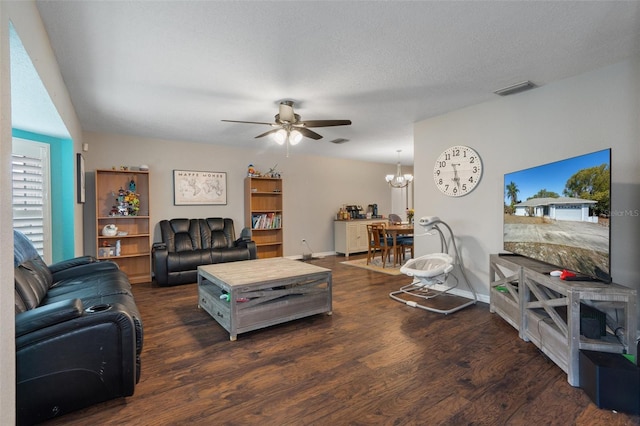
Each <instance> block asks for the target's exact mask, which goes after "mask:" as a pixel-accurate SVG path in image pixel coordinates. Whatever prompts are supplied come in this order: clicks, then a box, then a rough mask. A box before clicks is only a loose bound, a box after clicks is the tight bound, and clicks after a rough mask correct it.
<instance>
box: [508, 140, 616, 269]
mask: <svg viewBox="0 0 640 426" xmlns="http://www.w3.org/2000/svg"><path fill="white" fill-rule="evenodd" d="M610 190H611V150H610V149H605V150H602V151H597V152H593V153H591V154H586V155H581V156H578V157H573V158H568V159H566V160H561V161H557V162H554V163H549V164H545V165H542V166H537V167H532V168H530V169H526V170H521V171H517V172H513V173H508V174H505V175H504V249H505V250H506V251H509V252H511V253H515V254H520V255H523V256H527V257H530V258H533V259H537V260H540V261H543V262H546V263H550V264H552V265H555V266H557V267H558V268H559V269H567V270H569V271H572V272H575V273H577V274H578V275H586V276H588V277H593V278H597V279H600V280H602V281H605V282H610V281H611V274H610V269H609V268H610V230H609V211H610Z"/></svg>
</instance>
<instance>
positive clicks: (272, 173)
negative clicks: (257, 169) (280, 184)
mask: <svg viewBox="0 0 640 426" xmlns="http://www.w3.org/2000/svg"><path fill="white" fill-rule="evenodd" d="M276 167H278V165H277V164H276V165H275V166H273V167H272V168H270V169H269V171H268V172H267V173H266V176H268V177H271V178H275V179H280V172H279V171H277V170H276Z"/></svg>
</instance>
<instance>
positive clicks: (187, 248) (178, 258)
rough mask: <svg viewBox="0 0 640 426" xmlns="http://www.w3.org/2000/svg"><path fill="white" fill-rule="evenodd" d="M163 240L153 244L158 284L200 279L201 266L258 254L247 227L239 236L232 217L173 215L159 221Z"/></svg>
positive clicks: (175, 283) (254, 257)
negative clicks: (185, 216) (181, 217)
mask: <svg viewBox="0 0 640 426" xmlns="http://www.w3.org/2000/svg"><path fill="white" fill-rule="evenodd" d="M160 235H161V236H162V242H161V243H156V244H154V246H153V272H154V275H155V280H156V282H157V283H158V285H159V286H172V285H178V284H190V283H195V282H197V281H198V266H200V265H209V264H213V263H222V262H235V261H238V260H251V259H256V258H257V253H256V244H255V242H253V241H251V236H250V232H249V230H248V229H244V230H243V231H242V236H241V237H240V238H239V239H237V240H236V234H235V229H234V226H233V220H232V219H229V218H221V217H213V218H207V219H170V220H162V221H160Z"/></svg>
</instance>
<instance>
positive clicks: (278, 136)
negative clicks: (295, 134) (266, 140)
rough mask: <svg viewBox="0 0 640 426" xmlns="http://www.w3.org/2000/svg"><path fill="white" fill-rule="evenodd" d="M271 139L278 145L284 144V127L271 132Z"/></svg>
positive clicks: (285, 138) (285, 137) (285, 134)
mask: <svg viewBox="0 0 640 426" xmlns="http://www.w3.org/2000/svg"><path fill="white" fill-rule="evenodd" d="M273 139H274V140H275V141H276V143H277V144H278V145H284V143H285V141H286V140H287V131H286V130H284V129H280V130H278V131H277V132H275V133H274V134H273Z"/></svg>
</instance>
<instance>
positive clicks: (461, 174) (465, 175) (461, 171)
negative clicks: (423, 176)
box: [433, 146, 482, 197]
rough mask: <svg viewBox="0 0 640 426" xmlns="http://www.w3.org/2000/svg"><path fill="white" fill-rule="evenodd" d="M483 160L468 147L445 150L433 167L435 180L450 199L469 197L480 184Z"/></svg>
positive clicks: (454, 147) (453, 147)
mask: <svg viewBox="0 0 640 426" xmlns="http://www.w3.org/2000/svg"><path fill="white" fill-rule="evenodd" d="M481 177H482V160H481V159H480V156H479V155H478V153H477V152H476V151H475V150H474V149H473V148H469V147H468V146H452V147H450V148H447V149H445V150H444V151H443V152H442V154H440V156H439V157H438V159H437V160H436V164H435V166H434V167H433V180H434V181H435V183H436V186H437V187H438V189H439V190H440V191H441V192H442V193H443V194H445V195H448V196H450V197H461V196H463V195H467V194H468V193H469V192H471V191H473V189H474V188H475V187H476V185H478V183H479V182H480V178H481Z"/></svg>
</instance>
